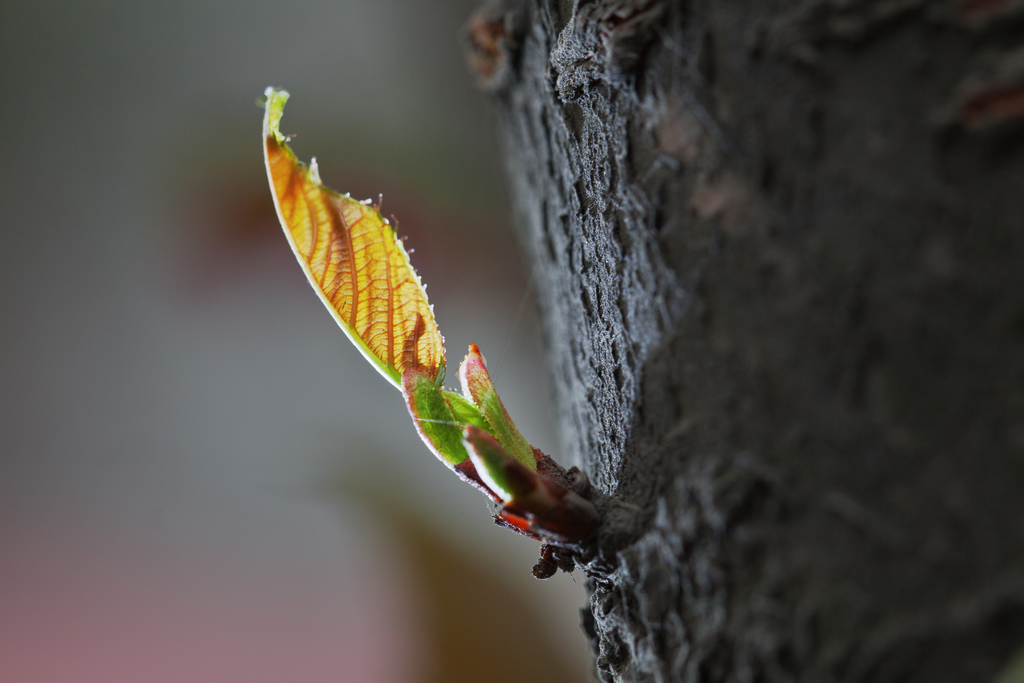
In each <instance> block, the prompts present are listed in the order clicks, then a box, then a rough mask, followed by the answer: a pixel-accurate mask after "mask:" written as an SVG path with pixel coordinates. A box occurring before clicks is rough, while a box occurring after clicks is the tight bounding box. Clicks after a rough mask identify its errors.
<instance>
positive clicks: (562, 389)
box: [471, 0, 1024, 681]
mask: <svg viewBox="0 0 1024 683" xmlns="http://www.w3.org/2000/svg"><path fill="white" fill-rule="evenodd" d="M1022 36H1024V10H1022V4H1021V3H1020V2H1012V1H1010V0H1006V1H1005V2H999V1H995V0H989V1H986V2H982V1H980V0H968V1H967V2H960V1H957V2H953V1H950V2H935V3H930V4H928V3H925V2H922V1H915V0H861V1H855V0H831V1H829V0H817V1H812V0H807V1H805V2H789V3H783V2H773V1H765V0H721V1H718V2H708V1H704V2H697V1H691V2H687V1H679V2H667V1H664V0H596V1H591V2H586V1H585V0H577V1H576V2H569V1H568V0H564V1H561V2H560V1H558V0H522V1H521V2H505V3H501V4H498V5H490V6H488V7H486V8H484V9H482V10H481V11H480V12H479V13H478V15H477V16H476V17H475V19H474V22H473V23H472V24H471V38H472V41H471V42H472V45H473V46H474V48H475V51H474V52H473V55H474V57H473V63H474V66H475V68H476V69H477V71H478V74H479V75H480V79H481V82H482V84H483V86H484V87H485V88H487V89H489V90H490V91H491V92H492V93H493V97H494V101H495V103H496V105H497V109H498V112H499V118H500V121H501V130H502V133H503V135H504V142H505V149H506V153H507V156H508V166H509V169H510V177H511V183H512V188H513V197H514V202H515V206H516V210H517V213H518V222H519V225H520V228H521V236H522V241H523V244H524V247H525V250H526V252H527V256H528V260H529V263H530V264H532V266H531V267H532V275H533V277H534V279H535V283H536V291H537V292H538V298H539V307H540V311H541V315H542V320H543V324H544V329H545V335H546V345H547V351H548V355H549V358H548V362H549V363H550V368H551V373H552V378H553V388H554V391H555V394H556V398H557V405H558V406H559V417H560V420H561V425H562V429H563V436H564V452H563V453H556V454H554V456H555V458H556V459H557V460H559V461H561V462H563V464H567V465H570V464H578V465H579V466H580V467H581V468H582V469H583V470H584V471H585V472H587V473H588V474H589V475H590V477H591V479H592V481H593V483H594V484H595V486H596V487H597V488H598V489H599V490H600V491H602V492H604V493H605V494H608V495H610V496H613V497H614V498H615V499H617V500H618V501H620V502H621V503H623V504H626V505H634V506H636V507H637V509H639V510H640V517H639V519H640V524H639V525H638V527H637V528H635V529H632V528H619V529H617V530H615V529H613V531H615V532H616V533H617V536H612V537H611V540H609V539H607V538H606V539H604V541H603V542H604V543H605V545H606V546H608V547H610V548H611V550H612V551H613V552H612V553H611V554H610V555H607V556H606V557H605V558H604V562H603V563H597V562H595V563H592V565H591V566H588V567H587V568H586V569H587V570H588V572H589V574H590V576H591V578H590V580H589V589H590V593H591V602H590V608H589V609H587V610H585V614H584V619H583V621H584V627H585V629H586V631H587V633H588V634H589V637H590V638H591V641H592V644H593V647H594V652H595V659H596V666H597V669H598V672H599V676H600V678H601V679H602V680H607V681H612V680H614V681H866V680H871V681H985V680H991V679H992V678H993V677H994V676H995V675H996V673H997V672H998V670H999V668H1000V667H1001V666H1002V665H1003V664H1004V663H1005V662H1006V661H1007V659H1008V657H1010V655H1011V654H1012V653H1013V652H1014V651H1015V650H1016V649H1018V648H1020V647H1021V646H1024V126H1022V123H1024V38H1022Z"/></svg>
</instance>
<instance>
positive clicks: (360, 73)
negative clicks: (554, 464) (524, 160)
mask: <svg viewBox="0 0 1024 683" xmlns="http://www.w3.org/2000/svg"><path fill="white" fill-rule="evenodd" d="M474 5H475V2H474V1H470V0H449V1H447V2H430V3H424V2H417V1H416V0H333V1H331V2H323V1H321V2H303V1H299V2H290V3H286V4H285V3H267V2H253V1H251V0H250V1H248V2H228V1H219V2H208V1H204V2H200V1H199V0H186V1H182V2H175V3H159V4H158V3H152V4H149V3H127V2H126V3H103V2H98V3H73V2H65V3H61V2H49V3H36V2H14V1H11V0H7V2H4V3H3V4H2V5H0V63H2V64H3V71H4V73H5V74H6V76H5V79H4V91H3V97H2V101H0V123H2V126H3V131H4V137H5V140H6V144H7V148H6V149H7V151H6V152H5V153H4V155H3V159H2V170H0V174H2V179H0V180H2V182H0V199H2V214H0V215H2V217H3V218H2V225H0V680H2V681H5V683H28V682H30V681H31V682H36V681H39V682H47V683H54V682H60V681H75V682H77V683H81V682H87V681H104V682H105V683H111V682H119V681H132V682H136V683H137V682H160V683H162V682H165V681H166V682H172V681H189V682H193V683H196V682H203V681H211V682H212V681H217V682H223V681H246V682H259V681H282V680H289V681H309V682H313V681H345V682H354V683H363V682H371V681H372V682H378V681H380V682H395V683H404V682H419V681H446V682H452V681H480V680H488V681H491V682H501V681H513V680H514V681H520V682H521V681H531V682H538V681H549V680H550V681H556V680H557V681H574V680H576V681H583V680H588V679H589V675H588V671H589V655H588V652H587V645H586V642H585V639H584V637H583V635H582V633H581V632H580V629H579V626H578V622H579V617H578V608H579V607H581V606H582V605H583V603H584V599H585V597H584V592H583V588H582V577H580V576H578V575H577V577H575V578H576V580H575V581H574V580H573V578H571V577H568V576H565V575H560V576H558V577H556V578H555V579H553V580H551V581H549V582H538V581H536V580H534V579H533V578H532V577H531V575H530V567H531V566H532V564H533V562H534V560H535V559H536V556H537V544H536V543H534V542H530V541H528V540H526V539H524V538H521V537H518V536H516V535H514V534H511V533H508V532H505V531H501V530H499V529H497V528H495V527H494V526H493V525H492V524H491V521H490V515H489V511H488V507H487V505H486V503H485V501H484V499H483V497H482V496H481V495H480V494H479V493H477V492H476V491H474V490H473V489H471V488H470V487H468V486H466V485H464V484H462V483H461V482H460V481H458V480H457V479H456V478H455V477H454V476H452V475H451V474H450V473H449V472H448V471H447V470H446V469H445V468H444V467H443V466H442V465H441V464H440V463H438V462H437V461H436V460H435V459H434V458H433V457H432V456H431V455H430V454H429V453H428V451H427V450H426V449H425V447H424V446H423V445H422V444H421V443H420V442H419V440H418V438H417V436H416V435H415V433H414V431H413V428H412V425H411V422H410V420H409V418H408V415H407V413H406V411H405V408H404V405H403V403H402V400H401V396H400V394H399V392H397V391H395V390H394V388H393V387H391V386H390V385H389V384H388V383H386V382H385V381H383V380H382V379H381V378H380V376H379V375H378V374H377V373H376V371H375V370H374V369H373V368H371V367H370V366H369V365H368V364H367V363H366V362H365V361H364V360H363V359H362V357H361V356H360V355H359V354H358V353H357V352H356V350H355V349H354V348H353V347H352V345H351V344H350V343H349V342H348V340H347V339H346V338H345V337H344V335H343V334H342V333H341V331H340V330H338V328H337V327H336V325H335V324H334V322H333V320H332V319H331V317H330V316H329V315H328V313H327V312H326V311H325V310H324V309H323V307H322V305H321V304H320V302H319V300H318V299H317V297H316V296H315V295H314V294H313V292H312V291H311V289H310V288H309V286H308V284H307V283H306V282H305V279H304V277H303V275H302V273H301V271H300V269H299V267H298V265H297V264H296V263H295V259H294V257H293V256H292V255H291V253H290V252H289V250H288V247H287V244H286V242H285V239H284V237H283V236H282V235H281V234H280V228H279V227H278V225H277V222H276V219H275V216H274V213H273V206H272V203H271V199H270V194H269V190H268V188H267V184H266V176H265V172H264V170H263V165H262V163H263V162H262V153H261V146H260V144H261V141H260V132H261V131H260V128H261V119H262V112H261V111H260V110H259V109H258V108H257V107H256V106H255V104H254V103H255V100H256V98H257V97H258V96H259V95H260V94H261V93H262V92H263V90H264V88H265V87H266V86H268V85H274V86H279V87H285V88H287V89H288V90H290V91H291V93H292V100H291V102H290V103H289V105H288V110H287V114H286V116H285V118H284V121H283V125H282V129H283V131H284V132H285V133H289V134H295V135H296V136H297V137H296V138H295V139H294V140H293V143H292V144H293V147H294V148H295V149H296V152H297V153H298V154H299V156H300V157H301V158H303V159H308V158H309V157H310V156H311V155H316V156H317V158H318V161H319V163H320V169H321V175H322V177H323V178H324V180H325V182H326V183H327V184H329V185H331V186H333V187H335V188H337V189H339V190H341V191H350V192H351V193H352V194H353V195H354V196H356V197H360V198H362V197H376V196H377V194H378V193H383V196H384V200H383V202H384V203H383V207H384V213H385V214H392V213H393V214H394V215H395V216H396V217H397V218H398V221H399V233H400V234H403V235H406V236H408V242H407V246H409V247H411V248H412V249H414V250H415V253H414V254H413V256H412V260H413V263H414V264H415V265H416V267H417V268H418V270H419V272H420V274H421V276H422V277H423V279H424V281H425V282H427V283H429V293H430V297H431V302H432V303H433V304H434V306H435V310H436V313H437V317H438V322H439V324H440V326H441V329H442V331H443V332H444V334H445V336H446V340H447V347H448V356H449V369H450V372H449V377H453V376H454V368H455V367H456V365H457V362H458V360H459V359H460V358H461V356H462V355H463V353H464V352H465V348H466V346H467V345H468V344H469V343H470V342H477V343H478V344H480V346H481V348H482V349H483V351H484V353H485V354H486V355H487V357H488V360H489V362H490V365H491V370H492V374H494V375H495V376H496V382H497V385H498V387H499V388H500V390H501V392H502V396H503V398H505V400H506V403H507V405H508V407H509V410H510V412H511V413H512V415H513V416H514V418H515V419H516V421H517V423H518V424H519V426H520V429H521V430H522V431H523V433H524V434H525V435H527V437H528V438H529V439H530V440H531V441H532V442H533V443H534V444H535V445H537V446H538V447H540V448H541V449H543V450H545V451H546V452H550V453H553V454H555V455H556V456H557V452H558V448H557V441H556V436H555V433H554V428H553V425H552V421H551V414H552V406H551V402H550V397H549V390H548V383H547V375H548V373H547V370H546V368H545V364H544V357H543V351H542V348H541V343H540V339H539V334H538V332H537V325H536V320H535V319H534V313H533V303H532V296H531V295H530V293H529V292H528V286H527V283H526V280H525V278H524V267H523V265H522V263H521V262H520V260H519V256H518V251H517V250H516V245H515V240H514V237H513V234H512V228H511V225H510V222H509V213H508V211H507V209H506V200H505V198H504V196H503V194H502V192H503V175H502V171H501V160H500V157H499V152H498V149H497V147H496V144H495V141H494V135H493V133H492V131H491V128H490V112H489V109H488V105H487V102H486V98H485V97H484V96H483V95H482V94H480V93H479V92H477V91H476V90H475V89H474V88H473V86H472V79H471V77H470V75H469V73H468V72H467V70H466V68H465V66H464V65H463V61H462V47H461V42H460V38H459V32H460V29H461V27H462V25H463V24H464V23H465V21H466V19H467V18H468V16H469V14H470V12H471V10H472V9H473V7H474ZM520 313H522V314H521V315H520ZM449 383H450V382H449ZM563 464H565V465H567V466H568V465H571V464H572V463H563Z"/></svg>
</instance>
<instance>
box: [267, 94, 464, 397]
mask: <svg viewBox="0 0 1024 683" xmlns="http://www.w3.org/2000/svg"><path fill="white" fill-rule="evenodd" d="M266 96H267V103H266V113H265V116H264V119H263V137H264V154H265V160H266V164H267V176H268V177H269V179H270V186H271V189H272V190H273V194H274V205H275V207H276V208H277V216H278V218H279V219H280V220H281V225H282V226H283V227H284V232H285V235H286V236H287V238H288V243H289V244H291V247H292V250H293V251H294V252H295V256H296V258H297V259H298V260H299V265H301V266H302V269H303V271H305V273H306V277H307V278H309V282H310V284H312V285H313V289H314V290H316V292H317V294H318V295H319V296H320V299H321V300H323V302H324V304H325V305H326V306H327V308H328V310H330V311H331V314H332V315H333V316H334V318H335V320H337V321H338V324H339V325H340V326H341V329H342V330H344V331H345V333H346V334H347V335H348V336H349V338H350V339H351V340H352V342H353V343H354V344H355V345H356V347H358V348H359V350H360V351H361V352H362V354H363V355H364V356H366V358H367V360H369V361H370V362H371V363H373V365H374V366H375V367H376V368H377V369H378V370H379V371H380V372H381V374H383V375H384V376H385V377H387V378H388V379H389V380H390V381H391V383H392V384H394V385H395V386H396V387H398V388H401V377H402V372H404V371H405V369H406V368H410V367H415V368H419V369H420V370H422V371H423V372H424V373H425V374H426V375H427V376H428V377H430V378H431V379H433V380H435V381H436V382H437V383H438V385H440V383H441V381H442V380H443V379H444V367H445V360H444V339H443V338H442V337H441V333H440V331H439V330H438V329H437V322H436V321H435V320H434V312H433V310H432V308H431V306H430V304H429V303H428V302H427V293H426V292H425V291H424V289H423V284H422V283H421V282H420V279H419V276H418V275H417V274H416V271H415V270H413V267H412V265H411V264H410V263H409V256H408V254H407V253H406V251H405V247H404V246H403V245H402V242H401V240H399V239H398V238H397V237H396V236H395V232H394V230H393V229H392V228H391V226H390V225H389V224H388V221H387V220H386V219H385V218H384V217H383V216H381V214H380V212H379V211H377V208H376V207H374V206H372V205H371V204H370V203H369V201H367V202H360V201H356V200H354V199H352V198H351V197H349V196H347V195H341V194H338V193H337V192H335V191H334V190H331V189H330V188H328V187H325V186H324V185H323V184H322V183H321V182H320V174H319V172H318V170H317V166H316V160H315V159H314V160H313V162H312V164H311V165H310V166H306V165H305V164H303V163H301V162H300V161H299V160H298V159H296V157H295V154H294V153H293V152H292V150H291V148H290V147H288V144H287V141H286V139H285V137H284V136H282V135H281V133H280V130H279V123H280V120H281V114H282V111H283V110H284V104H285V102H286V101H287V100H288V93H287V92H285V91H283V90H278V91H275V90H273V89H270V88H268V89H267V93H266Z"/></svg>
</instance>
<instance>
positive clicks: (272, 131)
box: [260, 86, 290, 144]
mask: <svg viewBox="0 0 1024 683" xmlns="http://www.w3.org/2000/svg"><path fill="white" fill-rule="evenodd" d="M289 97H290V95H289V94H288V91H287V90H280V89H278V88H275V87H273V86H269V87H267V89H266V90H264V91H263V97H262V98H260V99H261V100H263V102H264V104H263V107H264V112H265V113H264V114H263V137H268V136H270V135H273V136H274V139H275V140H277V141H278V142H279V143H281V144H283V143H284V141H285V139H284V136H283V135H281V117H282V116H283V115H284V105H285V104H286V103H287V102H288V98H289Z"/></svg>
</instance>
